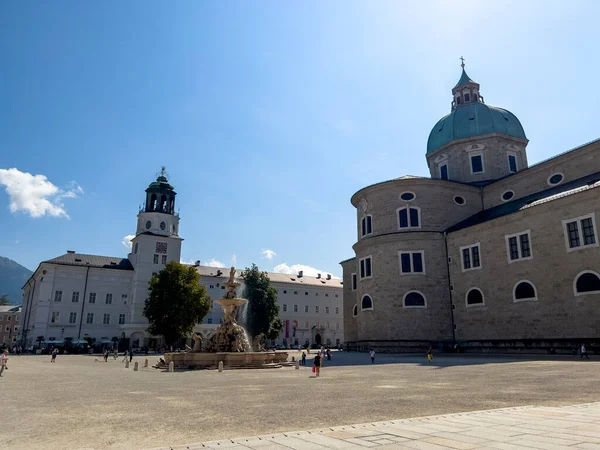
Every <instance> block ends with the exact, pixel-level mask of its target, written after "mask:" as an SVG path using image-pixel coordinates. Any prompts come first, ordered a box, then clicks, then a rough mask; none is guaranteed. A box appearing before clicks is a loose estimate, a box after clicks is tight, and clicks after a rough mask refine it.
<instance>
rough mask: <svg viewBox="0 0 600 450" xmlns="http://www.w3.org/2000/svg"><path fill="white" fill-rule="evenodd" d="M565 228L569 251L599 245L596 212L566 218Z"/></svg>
mask: <svg viewBox="0 0 600 450" xmlns="http://www.w3.org/2000/svg"><path fill="white" fill-rule="evenodd" d="M563 228H564V232H565V242H566V244H567V251H572V250H579V249H582V248H586V247H598V235H597V232H596V215H595V214H589V215H587V216H582V217H577V218H575V219H569V220H564V221H563Z"/></svg>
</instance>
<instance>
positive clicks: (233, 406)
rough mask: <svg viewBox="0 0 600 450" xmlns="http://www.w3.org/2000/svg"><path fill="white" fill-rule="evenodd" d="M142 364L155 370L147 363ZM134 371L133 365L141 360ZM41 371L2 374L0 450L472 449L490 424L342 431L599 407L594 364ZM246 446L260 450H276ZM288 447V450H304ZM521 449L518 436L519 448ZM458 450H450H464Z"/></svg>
mask: <svg viewBox="0 0 600 450" xmlns="http://www.w3.org/2000/svg"><path fill="white" fill-rule="evenodd" d="M292 354H293V355H295V352H293V353H292ZM96 359H98V360H99V361H98V362H96V361H95V360H96ZM149 359H150V361H151V363H153V362H154V361H155V360H156V357H150V358H149ZM135 360H137V361H139V362H140V363H141V362H143V358H142V357H136V358H134V361H135ZM49 361H50V358H49V357H46V356H23V357H21V358H18V357H14V356H12V357H11V358H10V360H9V366H8V367H9V370H8V371H6V372H5V373H4V376H3V377H2V378H1V379H0V387H1V389H2V406H1V411H2V425H3V430H2V434H3V440H2V448H7V449H23V448H27V449H38V448H39V449H64V448H82V449H83V448H85V449H91V448H115V449H116V448H127V449H135V448H159V447H165V448H168V446H172V447H175V446H180V445H184V444H187V443H190V442H207V441H213V440H218V439H233V438H240V437H244V436H257V435H265V434H268V433H280V432H286V431H288V430H311V429H323V428H328V429H329V431H330V432H332V433H340V434H336V435H332V436H331V437H332V438H336V439H342V440H343V441H344V442H345V444H344V445H350V444H352V442H353V441H349V442H346V441H347V439H354V438H360V439H361V442H360V445H362V446H363V447H365V446H369V447H370V446H373V447H374V446H384V445H387V446H396V445H404V444H402V442H404V441H402V439H405V440H415V439H420V438H434V439H435V440H434V441H431V442H428V443H425V444H423V445H425V447H422V448H439V447H435V446H442V447H441V448H446V447H448V445H446V444H448V441H457V442H462V443H463V444H478V443H479V442H477V440H478V439H485V438H487V437H488V436H489V426H488V425H489V422H487V421H486V420H482V419H481V418H476V420H475V422H473V423H475V424H476V425H477V426H472V425H471V422H469V426H464V427H463V428H464V429H465V430H464V432H461V433H460V435H461V439H458V438H457V437H456V436H455V433H454V431H456V430H457V429H458V430H460V429H461V420H462V419H461V418H460V416H459V418H458V419H453V420H451V421H450V422H449V423H442V424H437V425H433V424H431V423H430V424H427V423H425V422H415V423H414V424H413V423H410V422H409V423H407V424H404V425H403V434H402V435H398V434H397V433H390V432H389V430H387V429H385V427H384V428H381V429H377V426H374V427H373V429H372V430H371V431H369V433H368V435H364V434H361V436H360V437H354V436H351V437H348V435H347V434H346V433H352V430H348V429H347V428H346V427H347V424H352V423H365V422H368V423H370V424H372V423H377V422H381V421H384V422H385V421H390V420H394V421H395V420H397V419H403V418H413V417H424V416H431V415H439V414H444V415H446V414H451V413H458V412H464V411H481V410H487V409H496V408H511V407H515V406H523V405H541V406H547V407H554V406H560V405H574V404H580V403H590V402H597V401H600V362H596V361H594V360H593V358H592V361H580V360H579V359H578V358H576V357H563V356H556V357H531V358H529V357H521V356H519V357H511V356H498V357H495V356H483V355H473V356H471V355H469V356H464V355H436V357H435V359H434V361H433V363H431V364H429V363H427V361H426V359H425V357H424V356H404V355H377V358H376V364H375V365H371V363H370V360H369V358H368V355H365V354H359V353H334V355H333V361H331V362H327V361H326V362H325V366H324V368H323V370H322V376H321V378H319V379H314V378H311V375H312V374H311V372H310V366H307V367H302V368H301V370H299V371H297V370H294V368H283V369H271V370H243V371H225V372H223V373H218V372H217V371H190V372H178V373H164V372H160V371H157V370H155V369H140V371H138V372H134V371H133V370H132V369H131V368H130V369H125V368H124V364H123V363H121V359H118V360H116V361H115V360H113V359H109V362H108V363H104V362H103V361H102V360H101V358H95V357H89V356H59V357H58V359H57V363H56V364H50V363H49ZM309 363H310V362H309ZM549 411H550V412H552V414H555V415H556V414H559V415H560V414H561V412H560V411H554V410H549ZM528 414H529V413H528ZM544 414H546V413H544ZM555 417H558V418H560V417H561V416H555ZM530 418H531V415H530V414H529V415H527V416H524V417H523V418H522V423H521V424H519V425H520V426H525V427H526V428H527V427H530V424H529V419H530ZM511 420H513V422H511ZM542 422H543V424H542V425H537V426H538V429H537V430H538V431H552V432H554V433H556V434H563V436H555V438H556V439H561V438H562V439H565V440H566V441H573V440H574V439H572V438H569V436H571V435H572V434H573V433H579V434H582V435H584V436H588V435H589V434H586V433H589V432H591V431H590V430H592V429H593V428H594V427H596V425H595V424H594V425H592V424H589V425H587V424H585V423H584V424H576V427H575V428H573V430H562V429H561V428H559V427H558V425H556V424H555V423H554V422H556V423H562V422H561V420H554V419H553V418H552V417H548V416H547V415H546V416H544V417H543V421H542ZM504 424H505V425H504V426H499V427H497V429H496V430H495V433H497V434H498V435H507V437H512V434H511V433H512V432H513V431H514V430H512V428H514V419H508V420H505V422H504ZM392 425H393V424H392ZM371 426H372V425H371ZM540 426H542V427H546V428H547V429H548V430H542V429H539V427H540ZM467 428H468V429H467ZM596 428H597V427H596ZM432 429H433V430H435V436H431V431H432ZM302 433H305V434H307V433H308V432H302ZM446 433H448V434H446ZM598 433H600V432H598ZM526 434H528V435H530V434H540V433H534V432H530V433H526ZM313 437H314V436H313ZM365 437H369V439H365ZM589 437H594V436H589ZM255 439H256V441H257V442H258V443H259V444H260V448H269V446H272V448H282V447H280V446H279V445H280V444H278V443H276V442H273V443H268V442H265V440H263V439H258V438H255ZM297 439H298V442H296V441H290V442H289V444H290V445H286V447H291V448H308V447H306V443H305V442H304V441H303V440H300V438H299V437H297ZM399 439H400V440H399ZM446 440H447V441H446ZM531 440H532V438H531V437H530V436H527V442H528V443H529V444H531V442H530V441H531ZM363 441H364V442H363ZM388 441H392V442H394V444H391V443H389V442H388ZM533 441H534V443H535V442H540V441H539V439H537V440H535V439H534V440H533ZM228 442H229V443H230V445H233V444H232V442H231V440H229V441H228ZM365 442H366V444H365ZM415 442H418V441H415ZM436 442H437V443H436ZM443 442H446V444H443ZM557 442H558V444H557V445H560V441H557ZM355 443H356V442H355ZM265 444H267V445H266V446H265ZM314 444H315V446H318V445H319V444H318V443H317V442H314ZM463 444H460V445H462V447H454V448H466V447H465V446H464V445H463ZM223 445H224V444H223ZM223 445H220V446H219V447H222V448H225V447H224V446H223ZM406 445H407V446H409V445H408V444H406ZM411 445H417V444H414V442H413V443H412V444H411ZM419 445H421V444H419ZM454 445H459V444H454ZM512 445H517V446H518V445H519V444H512ZM531 445H533V444H531ZM536 445H537V444H536ZM548 445H551V444H548ZM182 448H185V447H182ZM315 448H318V447H315ZM390 448H391V447H390ZM450 448H452V447H450ZM506 448H509V447H506ZM514 448H516V447H514ZM542 448H551V447H549V446H548V447H542Z"/></svg>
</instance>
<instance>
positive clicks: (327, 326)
mask: <svg viewBox="0 0 600 450" xmlns="http://www.w3.org/2000/svg"><path fill="white" fill-rule="evenodd" d="M325 328H329V320H328V321H327V322H325Z"/></svg>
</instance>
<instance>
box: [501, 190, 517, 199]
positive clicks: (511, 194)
mask: <svg viewBox="0 0 600 450" xmlns="http://www.w3.org/2000/svg"><path fill="white" fill-rule="evenodd" d="M514 196H515V193H514V192H513V191H506V192H505V193H504V194H502V201H504V202H507V201H509V200H510V199H511V198H513V197H514Z"/></svg>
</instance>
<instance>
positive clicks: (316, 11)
mask: <svg viewBox="0 0 600 450" xmlns="http://www.w3.org/2000/svg"><path fill="white" fill-rule="evenodd" d="M599 15H600V3H598V2H592V1H571V2H568V3H567V2H558V1H555V2H552V1H533V0H531V1H527V2H521V1H504V2H483V1H481V2H469V1H461V2H458V1H456V2H452V1H437V2H428V1H413V2H408V1H405V2H400V1H389V2H383V1H381V2H364V1H360V2H359V1H330V2H278V1H262V2H233V1H212V2H209V1H203V2H196V1H180V2H156V1H132V2H117V1H104V2H75V1H72V2H61V3H56V2H3V3H2V4H1V5H0V61H1V63H2V64H1V66H2V68H1V69H0V184H2V186H0V188H2V189H0V226H2V229H3V232H2V238H1V239H0V255H2V256H7V257H9V258H12V259H14V260H16V261H18V262H20V263H21V264H23V265H25V266H26V267H29V268H31V269H34V268H35V267H36V266H37V264H38V262H39V261H41V260H44V259H48V258H52V257H54V256H57V255H60V254H62V253H64V252H65V250H67V249H74V250H76V251H78V252H81V253H92V254H102V255H110V256H116V255H122V256H126V254H127V249H126V247H125V246H124V245H123V243H122V240H123V237H124V236H126V235H129V234H132V233H133V232H134V231H135V225H136V214H137V208H138V205H139V204H140V203H141V202H142V201H143V198H144V189H145V188H146V187H147V185H148V183H150V182H151V181H152V180H153V179H154V178H155V177H156V173H157V172H158V171H159V170H160V166H161V165H166V166H167V170H168V172H169V174H170V176H171V182H172V184H173V185H174V186H175V188H176V191H177V192H178V197H177V204H178V207H179V209H180V211H181V226H180V235H181V236H182V237H183V238H185V241H184V243H183V251H182V259H183V260H185V261H193V260H196V259H200V260H201V261H203V262H204V263H206V262H208V261H210V260H217V261H220V262H222V263H223V264H226V265H227V264H229V263H230V262H231V255H232V254H233V253H234V252H235V254H236V255H237V263H238V265H239V266H248V265H249V264H251V263H252V262H256V263H257V264H258V265H259V267H261V268H262V269H264V270H273V269H274V268H275V267H276V266H279V270H285V269H286V267H293V266H296V265H298V266H300V265H305V266H309V267H312V268H317V269H319V270H320V271H322V272H325V273H326V272H331V273H333V274H334V275H337V276H340V275H341V269H340V266H339V265H338V262H339V261H341V260H343V259H346V258H348V257H350V256H352V255H353V252H352V248H351V247H352V244H353V243H354V242H355V239H356V229H355V226H356V225H355V211H354V208H353V207H352V206H351V205H350V197H351V195H352V194H353V193H354V192H356V191H357V190H358V189H360V188H362V187H364V186H365V185H368V184H371V183H374V182H378V181H383V180H387V179H391V178H395V177H398V176H401V175H404V174H413V175H428V170H427V166H426V161H425V150H426V142H427V137H428V134H429V132H430V130H431V127H432V126H433V125H434V124H435V123H436V121H437V120H438V119H439V118H441V117H442V116H443V115H445V114H447V113H448V112H449V109H450V100H451V94H450V90H451V88H452V87H453V86H454V84H455V83H456V81H457V80H458V78H459V76H460V61H459V57H460V56H461V55H462V56H464V57H465V58H466V64H467V67H466V68H467V72H468V73H469V75H470V76H471V78H473V79H475V80H476V81H478V82H479V83H480V84H481V92H482V94H483V95H484V97H485V99H486V102H487V103H488V104H490V105H496V106H501V107H504V108H507V109H509V110H510V111H512V112H513V113H514V114H516V115H517V117H519V119H520V120H521V122H522V124H523V126H524V128H525V132H526V134H527V137H528V138H529V139H530V144H529V146H528V155H529V162H530V163H535V162H536V161H540V160H542V159H546V158H548V157H551V156H553V155H555V154H557V153H560V152H563V151H565V150H568V149H569V148H572V147H575V146H578V145H580V144H583V143H585V142H588V141H590V140H593V139H595V138H597V137H599V135H600V132H599V128H598V125H597V123H598V117H599V115H600V111H599V110H600V89H598V87H597V80H598V73H599V72H600V59H599V58H598V50H597V46H598V42H600V39H599V38H600V31H599V29H598V27H597V23H596V18H597V17H598V16H599ZM12 168H15V169H16V170H15V171H9V170H8V169H12ZM27 174H30V175H27ZM34 176H37V177H34ZM43 177H46V178H45V179H44V178H43ZM11 203H12V208H11ZM32 216H37V217H32ZM265 250H271V251H272V252H274V253H275V254H274V255H273V254H269V256H271V259H268V258H267V257H266V256H265V254H263V252H264V251H265ZM283 264H285V266H283Z"/></svg>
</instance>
